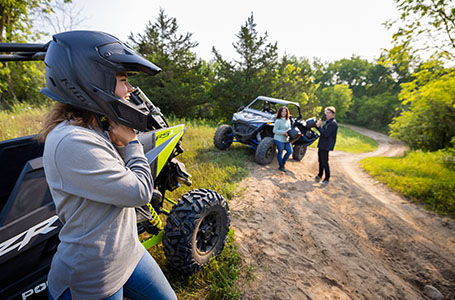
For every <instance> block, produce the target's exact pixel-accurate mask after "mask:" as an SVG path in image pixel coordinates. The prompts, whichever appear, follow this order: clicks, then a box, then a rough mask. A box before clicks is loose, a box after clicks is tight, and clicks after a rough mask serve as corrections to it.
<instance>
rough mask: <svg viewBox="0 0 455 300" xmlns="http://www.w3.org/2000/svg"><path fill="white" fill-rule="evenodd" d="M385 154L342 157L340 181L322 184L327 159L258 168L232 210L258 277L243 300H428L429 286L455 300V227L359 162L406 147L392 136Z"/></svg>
mask: <svg viewBox="0 0 455 300" xmlns="http://www.w3.org/2000/svg"><path fill="white" fill-rule="evenodd" d="M353 129H355V130H358V131H360V132H362V133H363V134H365V135H368V136H370V137H372V138H374V139H376V140H377V141H378V142H379V143H380V144H379V147H378V149H377V150H376V151H374V152H371V153H365V154H360V155H353V154H348V153H344V152H337V151H335V152H332V153H331V155H330V164H331V170H332V178H331V182H330V184H329V185H328V186H326V187H321V185H320V184H318V183H315V182H314V180H313V178H314V176H315V175H316V172H317V151H316V149H309V151H308V152H307V155H306V156H305V158H304V161H302V162H295V161H293V160H290V161H289V162H288V163H287V165H286V167H287V168H288V172H287V173H285V174H283V173H282V172H280V171H278V170H277V163H276V161H274V162H273V163H272V164H270V165H268V166H265V167H263V166H259V165H257V164H253V163H252V164H251V174H250V177H249V178H247V179H246V180H244V181H243V182H242V184H241V187H240V188H242V189H244V192H243V195H242V197H239V198H236V199H233V201H231V213H232V214H231V216H232V224H233V227H234V229H235V231H236V235H237V240H238V242H239V244H240V252H241V254H242V257H243V258H244V260H245V261H246V263H248V264H251V265H252V266H253V268H254V270H255V274H256V275H257V278H256V279H255V280H254V281H252V282H250V283H249V284H248V286H247V287H246V292H245V294H244V295H243V299H299V300H300V299H317V300H318V299H428V298H426V296H425V293H424V287H425V286H426V285H432V286H434V287H435V288H437V289H438V290H439V291H440V292H441V293H442V294H443V295H444V297H445V299H455V221H454V220H451V219H448V218H443V217H439V216H437V215H436V214H434V213H431V212H428V211H425V210H424V209H423V208H422V207H421V206H419V205H416V204H413V203H411V202H409V201H408V200H406V199H404V198H403V197H400V196H398V195H397V194H395V193H393V192H391V191H390V190H388V189H387V188H386V187H385V186H383V185H382V184H379V183H377V182H376V181H374V180H373V179H371V177H369V176H368V175H366V174H365V173H363V172H362V171H361V169H360V168H359V167H358V161H359V160H360V159H362V158H364V157H366V156H376V155H382V156H395V155H399V154H401V153H403V151H404V150H405V148H404V147H403V146H402V145H400V144H398V143H396V142H394V141H392V140H391V139H389V138H388V137H387V136H385V135H382V134H379V133H376V132H372V131H369V130H365V129H361V128H353Z"/></svg>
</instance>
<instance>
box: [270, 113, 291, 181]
mask: <svg viewBox="0 0 455 300" xmlns="http://www.w3.org/2000/svg"><path fill="white" fill-rule="evenodd" d="M289 129H291V121H290V120H289V110H288V108H287V107H286V106H283V107H282V108H280V109H279V110H278V113H277V114H276V120H275V126H274V127H273V133H274V134H275V135H274V136H273V139H274V140H275V144H276V146H277V148H278V157H277V158H278V164H279V165H280V167H279V168H278V169H279V170H280V171H283V172H286V169H285V168H284V165H285V164H286V161H287V160H288V158H289V156H290V155H291V154H292V146H291V143H289V136H288V133H287V131H288V130H289ZM285 149H286V154H285V155H284V157H283V150H285Z"/></svg>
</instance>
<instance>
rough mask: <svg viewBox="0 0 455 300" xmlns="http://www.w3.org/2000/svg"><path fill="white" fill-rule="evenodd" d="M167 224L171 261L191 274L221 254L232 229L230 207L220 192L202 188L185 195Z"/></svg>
mask: <svg viewBox="0 0 455 300" xmlns="http://www.w3.org/2000/svg"><path fill="white" fill-rule="evenodd" d="M166 222H167V223H166V226H165V227H164V236H163V246H164V254H165V255H166V258H167V260H168V261H169V262H170V263H171V264H172V266H173V267H175V268H176V269H178V270H181V271H183V272H184V273H186V274H191V273H193V272H195V271H197V270H198V269H200V268H201V267H203V266H204V265H205V264H207V263H208V261H209V260H210V258H211V257H213V256H216V255H218V254H220V253H221V251H222V250H223V248H224V243H225V241H226V238H227V234H228V231H229V224H230V219H229V207H228V204H227V202H226V200H225V199H224V198H223V196H221V195H220V194H218V193H217V192H214V191H211V190H207V189H198V190H193V191H190V192H188V193H186V194H184V195H183V196H182V198H181V199H180V200H179V202H178V203H177V204H176V205H175V206H174V207H173V208H172V210H171V212H170V214H169V216H168V218H167V220H166Z"/></svg>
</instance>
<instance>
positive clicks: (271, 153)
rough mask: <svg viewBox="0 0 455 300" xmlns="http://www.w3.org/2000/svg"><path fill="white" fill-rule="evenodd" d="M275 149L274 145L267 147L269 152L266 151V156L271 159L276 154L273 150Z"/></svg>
mask: <svg viewBox="0 0 455 300" xmlns="http://www.w3.org/2000/svg"><path fill="white" fill-rule="evenodd" d="M273 150H275V149H273V147H270V148H269V149H267V152H266V153H265V157H266V158H267V159H269V158H270V157H272V156H273V154H274V151H273Z"/></svg>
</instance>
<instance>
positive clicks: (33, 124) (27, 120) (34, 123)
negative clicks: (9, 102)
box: [0, 104, 48, 141]
mask: <svg viewBox="0 0 455 300" xmlns="http://www.w3.org/2000/svg"><path fill="white" fill-rule="evenodd" d="M47 111H48V108H46V107H41V108H36V107H30V106H28V105H25V104H21V105H16V106H14V107H13V110H11V111H2V110H0V141H3V140H9V139H12V138H16V137H21V136H26V135H32V134H36V133H38V132H39V131H40V130H41V127H42V126H43V120H44V116H45V114H46V112H47Z"/></svg>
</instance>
